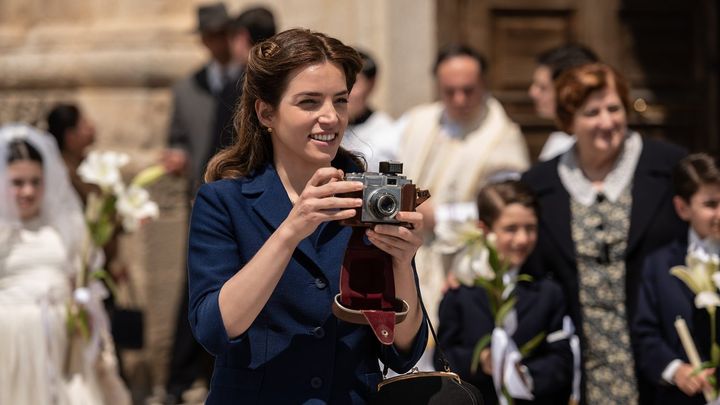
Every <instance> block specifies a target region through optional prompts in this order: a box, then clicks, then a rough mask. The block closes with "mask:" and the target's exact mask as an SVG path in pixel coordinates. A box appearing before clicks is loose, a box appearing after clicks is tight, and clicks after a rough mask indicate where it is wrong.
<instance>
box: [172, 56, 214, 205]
mask: <svg viewBox="0 0 720 405" xmlns="http://www.w3.org/2000/svg"><path fill="white" fill-rule="evenodd" d="M172 92H173V111H172V116H171V119H170V130H169V133H168V140H167V143H168V146H169V147H171V148H179V149H183V150H185V152H187V154H188V157H189V162H188V165H189V168H188V174H187V175H188V182H189V190H188V192H189V193H190V195H193V194H194V193H195V191H196V190H197V188H198V187H199V186H200V184H201V183H202V182H203V181H202V178H203V174H204V173H205V167H206V165H207V159H208V157H209V156H210V148H211V145H212V143H213V139H214V136H215V117H216V109H217V104H218V98H217V97H216V96H215V95H213V94H212V92H211V91H210V86H209V84H208V78H207V66H205V67H203V68H202V69H200V70H198V71H197V72H195V73H193V75H192V76H189V77H187V78H185V79H183V80H181V81H179V82H178V83H176V84H175V86H173V90H172Z"/></svg>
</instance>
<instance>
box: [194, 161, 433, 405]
mask: <svg viewBox="0 0 720 405" xmlns="http://www.w3.org/2000/svg"><path fill="white" fill-rule="evenodd" d="M337 167H340V168H343V169H346V168H348V166H347V165H345V166H343V165H338V166H337ZM290 209H291V204H290V200H289V199H288V198H287V193H286V192H285V189H284V188H283V186H282V183H281V182H280V178H279V177H278V175H277V172H276V171H275V169H274V168H273V167H272V166H270V165H268V166H267V167H265V168H263V169H262V170H259V171H258V172H257V173H255V175H253V176H250V177H247V178H240V179H235V180H220V181H217V182H213V183H210V184H206V185H203V186H202V187H201V188H200V191H199V192H198V195H197V198H196V200H195V205H194V207H193V212H192V217H191V224H190V241H189V244H190V246H189V258H188V271H189V280H190V311H189V312H190V324H191V327H192V329H193V333H194V334H195V337H196V338H197V340H198V341H199V342H200V343H201V344H202V345H203V346H204V347H205V348H206V349H207V350H208V351H209V352H210V353H212V354H213V355H214V356H215V357H216V360H215V370H214V372H213V378H212V382H211V385H210V394H209V397H208V400H207V403H208V404H239V403H242V404H260V403H262V404H294V403H305V402H306V401H311V400H313V401H317V402H319V403H332V404H346V403H364V401H366V400H367V398H368V396H369V395H370V394H371V392H373V391H374V390H375V389H376V386H377V383H378V382H379V381H380V380H381V373H380V369H379V366H378V358H380V359H382V360H383V362H384V363H385V364H388V365H389V366H390V367H391V368H392V369H394V370H395V371H397V372H405V371H407V370H408V369H409V368H410V367H412V366H413V365H414V364H415V363H416V362H417V360H418V359H419V358H420V356H421V354H422V352H423V350H424V349H425V345H426V342H427V327H426V324H425V323H423V326H422V328H421V330H420V331H419V333H418V336H417V338H416V341H415V344H414V347H413V350H412V352H411V353H399V352H398V351H397V350H396V349H395V348H394V346H383V345H381V344H380V343H379V342H378V340H377V339H376V338H375V336H374V335H373V333H372V331H371V330H370V328H369V327H368V326H364V325H355V324H349V323H346V322H343V321H339V320H338V319H337V318H336V317H335V316H334V315H333V314H332V312H331V303H332V301H333V297H334V296H335V295H336V294H338V292H339V283H340V280H339V279H340V267H341V264H342V260H343V256H344V252H345V249H346V246H347V243H348V240H349V238H350V234H351V229H350V228H348V227H344V226H340V225H339V224H338V223H337V222H329V223H325V224H322V225H321V226H320V227H318V229H317V230H316V231H315V232H314V233H313V234H312V235H311V236H310V237H308V238H307V239H305V240H303V241H302V242H301V243H300V244H299V246H298V247H297V249H296V250H295V252H294V253H293V255H292V258H291V260H290V263H289V264H288V267H287V269H286V270H285V272H284V274H283V276H282V277H281V279H280V281H279V282H278V284H277V286H276V287H275V290H274V292H273V293H272V295H271V297H270V299H269V300H268V302H267V304H266V305H265V307H264V308H263V310H262V311H261V312H260V314H259V315H258V317H257V319H256V320H255V321H254V322H253V324H252V325H251V326H250V328H249V329H248V330H247V332H245V333H243V334H242V335H241V336H238V337H229V336H228V335H227V333H226V331H225V328H224V326H223V322H222V319H221V316H220V309H219V306H218V294H219V291H220V288H221V287H222V285H223V284H224V283H225V282H226V281H227V280H228V279H229V278H230V277H232V276H233V275H234V274H235V273H236V272H237V271H238V270H239V269H241V268H242V267H243V266H244V265H245V264H246V263H247V262H248V261H249V260H250V259H251V258H252V257H253V256H254V255H255V253H256V252H257V251H258V250H259V249H260V247H261V246H262V245H263V244H264V243H265V241H266V240H267V239H268V238H269V237H270V235H271V234H272V233H273V232H274V231H275V230H276V229H277V228H278V226H279V225H280V224H281V222H282V221H283V220H284V219H285V218H286V216H287V215H288V213H289V212H290ZM314 403H316V402H314Z"/></svg>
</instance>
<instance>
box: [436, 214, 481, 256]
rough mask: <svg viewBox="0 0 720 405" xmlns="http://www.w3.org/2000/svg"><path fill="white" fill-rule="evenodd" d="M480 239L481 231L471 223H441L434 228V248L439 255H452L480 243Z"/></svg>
mask: <svg viewBox="0 0 720 405" xmlns="http://www.w3.org/2000/svg"><path fill="white" fill-rule="evenodd" d="M482 237H483V232H482V230H481V229H480V228H478V227H477V226H476V225H475V224H473V223H471V222H466V221H463V222H457V221H442V222H440V223H438V224H437V225H436V226H435V239H436V240H435V244H434V248H435V249H437V250H438V251H439V252H440V253H444V254H453V253H456V252H458V251H459V250H461V249H463V248H465V246H468V245H470V244H473V243H476V242H478V241H481V240H482Z"/></svg>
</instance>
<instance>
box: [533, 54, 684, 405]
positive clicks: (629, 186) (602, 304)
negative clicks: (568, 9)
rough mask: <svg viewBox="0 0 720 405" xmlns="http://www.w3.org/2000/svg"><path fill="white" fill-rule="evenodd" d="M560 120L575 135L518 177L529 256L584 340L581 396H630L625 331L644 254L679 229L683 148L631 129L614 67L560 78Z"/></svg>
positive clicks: (641, 388) (621, 400) (593, 399)
mask: <svg viewBox="0 0 720 405" xmlns="http://www.w3.org/2000/svg"><path fill="white" fill-rule="evenodd" d="M555 94H556V97H557V111H556V112H557V119H558V122H559V124H560V127H561V129H562V130H564V131H565V132H567V133H569V134H573V135H574V136H575V137H576V139H577V141H576V143H575V144H574V146H573V147H572V148H570V149H569V150H568V151H566V152H564V153H562V154H561V155H559V156H558V157H555V158H554V159H552V160H549V161H547V162H543V163H540V164H538V165H536V166H535V167H533V168H532V169H530V170H529V171H528V172H527V173H525V174H524V176H523V180H524V181H525V182H526V183H527V184H528V185H530V186H531V187H532V188H533V189H534V191H535V193H536V194H537V196H538V200H539V203H540V207H541V208H542V212H541V214H540V231H539V234H538V247H537V249H536V250H535V252H534V254H533V256H534V257H532V258H531V260H539V262H540V263H539V264H541V266H542V268H543V269H547V270H548V271H552V272H553V273H554V274H555V276H556V279H557V280H559V281H560V283H561V284H562V285H563V288H564V290H565V294H566V295H567V301H568V306H569V312H570V315H571V316H572V318H573V322H574V323H575V325H576V326H577V328H578V330H579V332H580V337H581V341H582V343H583V363H584V368H585V369H584V372H583V377H584V387H585V390H586V393H585V395H583V398H586V402H587V403H591V404H596V403H617V404H632V403H637V401H638V392H639V393H640V397H641V399H644V395H645V393H646V391H645V389H646V388H647V387H646V386H645V385H644V384H643V383H641V384H640V385H638V380H637V379H636V378H635V377H636V374H635V373H636V367H635V365H634V361H633V350H632V347H631V342H630V335H629V331H628V327H629V321H630V319H632V317H633V314H634V312H635V308H636V302H637V295H638V286H639V281H640V274H641V267H642V261H643V259H644V258H645V256H646V255H647V254H648V253H649V252H650V251H652V250H654V249H656V248H658V247H660V246H662V245H664V244H665V243H667V242H669V241H670V240H671V239H672V238H673V237H674V235H677V234H678V233H681V232H683V229H685V226H684V225H683V223H682V222H681V221H680V219H679V218H678V217H677V215H676V214H675V212H674V210H673V206H672V195H673V193H672V184H671V172H672V168H673V166H674V165H675V164H676V163H677V162H678V161H679V160H680V159H681V158H682V157H683V156H684V154H685V152H684V151H683V150H682V149H681V148H679V147H676V146H672V145H669V144H666V143H661V142H658V141H654V140H650V139H644V138H642V137H641V136H640V135H639V134H638V133H637V132H634V131H631V130H630V129H628V124H627V111H628V106H629V100H628V85H627V82H626V81H625V79H624V78H623V77H622V76H621V75H620V74H619V73H618V72H617V71H615V70H614V69H613V68H612V67H610V66H608V65H605V64H601V63H595V64H588V65H583V66H579V67H575V68H572V69H570V70H568V71H566V72H565V73H564V74H562V75H561V76H560V78H559V79H558V81H557V83H556V91H555Z"/></svg>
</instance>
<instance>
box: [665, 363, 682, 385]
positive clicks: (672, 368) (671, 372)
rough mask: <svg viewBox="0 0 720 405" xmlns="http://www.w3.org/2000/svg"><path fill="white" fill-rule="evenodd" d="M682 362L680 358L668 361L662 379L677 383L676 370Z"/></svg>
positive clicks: (673, 383)
mask: <svg viewBox="0 0 720 405" xmlns="http://www.w3.org/2000/svg"><path fill="white" fill-rule="evenodd" d="M682 363H683V362H682V360H680V359H675V360H673V361H671V362H670V363H668V365H667V366H666V367H665V370H663V372H662V379H663V380H665V381H666V382H667V383H668V384H670V385H675V379H674V377H675V372H676V371H677V369H678V368H679V367H680V366H681V365H682Z"/></svg>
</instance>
